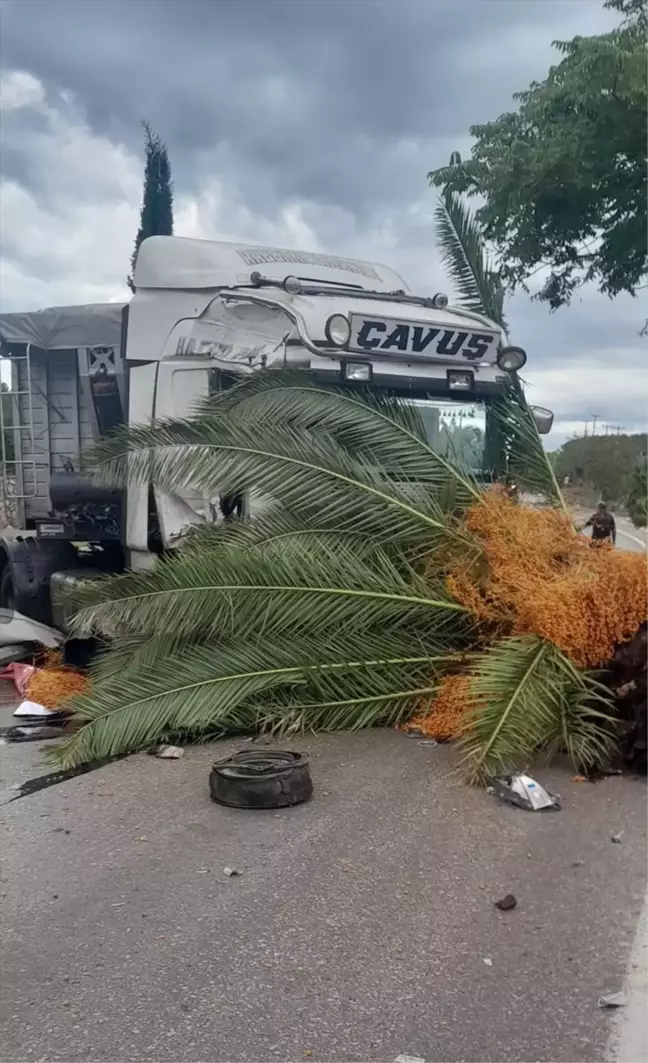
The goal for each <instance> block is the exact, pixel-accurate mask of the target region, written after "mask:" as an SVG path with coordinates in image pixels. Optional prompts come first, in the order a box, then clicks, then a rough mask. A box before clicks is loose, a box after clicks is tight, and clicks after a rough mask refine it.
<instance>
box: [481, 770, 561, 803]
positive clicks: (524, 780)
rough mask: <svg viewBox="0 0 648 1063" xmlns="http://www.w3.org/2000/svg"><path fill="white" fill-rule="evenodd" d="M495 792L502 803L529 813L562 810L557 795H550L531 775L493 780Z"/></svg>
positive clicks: (509, 776) (502, 777) (518, 775)
mask: <svg viewBox="0 0 648 1063" xmlns="http://www.w3.org/2000/svg"><path fill="white" fill-rule="evenodd" d="M492 783H493V792H494V793H495V794H496V796H497V797H499V799H500V800H501V801H506V802H507V803H508V804H510V805H517V807H518V808H524V809H526V810H527V811H528V812H542V811H544V810H545V809H553V810H554V811H558V810H559V809H560V799H559V797H558V795H557V794H550V793H549V791H548V790H545V788H544V786H541V785H540V783H539V782H536V780H535V779H532V778H531V776H530V775H524V774H516V775H503V776H500V777H498V778H495V779H493V780H492Z"/></svg>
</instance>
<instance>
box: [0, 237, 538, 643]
mask: <svg viewBox="0 0 648 1063" xmlns="http://www.w3.org/2000/svg"><path fill="white" fill-rule="evenodd" d="M134 282H135V294H134V296H133V298H132V300H131V302H130V303H129V304H128V305H127V306H122V305H119V304H109V305H108V306H88V307H63V308H54V309H51V310H46V311H38V312H35V313H31V314H8V315H0V354H1V355H2V356H3V357H5V358H7V359H9V361H10V363H11V366H12V396H13V398H12V403H13V405H12V415H13V416H12V424H13V427H11V428H8V427H7V426H4V425H3V424H2V423H1V419H2V415H3V414H2V411H0V429H2V430H1V431H0V436H1V438H2V463H3V468H2V473H3V476H2V482H3V484H4V485H5V489H6V485H7V484H8V482H9V480H10V478H12V477H13V478H15V496H16V502H17V505H18V512H19V525H20V527H21V528H25V529H30V530H32V531H35V532H36V538H35V539H33V540H30V541H29V542H28V541H27V540H26V539H24V540H23V543H27V545H25V546H23V547H21V550H20V551H18V552H16V550H14V549H13V548H12V547H11V545H10V544H9V543H7V542H0V606H2V605H5V607H6V606H8V605H11V606H12V607H13V608H17V609H18V610H19V611H21V612H23V613H25V614H26V615H30V616H33V617H34V619H36V620H39V621H41V622H43V623H45V624H52V623H54V616H55V615H57V616H58V615H59V614H60V615H63V613H64V612H65V610H63V609H62V608H59V607H58V606H57V605H56V602H54V599H55V598H56V597H57V595H59V593H63V589H64V587H65V588H67V589H68V590H69V585H70V581H72V582H73V581H74V572H75V570H77V569H78V570H79V578H83V570H84V569H86V570H94V571H96V570H97V569H98V570H99V571H104V572H115V571H123V570H124V569H132V570H140V569H145V568H147V567H149V566H150V565H151V564H152V563H154V560H155V557H156V556H157V555H158V554H159V553H160V552H163V551H165V550H172V549H174V548H175V547H176V546H177V545H178V544H179V543H180V542H181V541H182V539H183V537H184V536H185V535H186V533H187V531H188V530H189V529H191V527H193V526H195V525H196V524H199V523H203V522H212V521H214V520H219V519H222V517H223V513H222V512H221V510H220V508H219V499H218V498H204V497H196V494H195V492H192V490H191V488H190V487H189V486H188V488H187V491H186V492H182V493H178V494H174V495H169V494H166V493H164V492H161V491H160V490H159V489H157V488H153V489H149V486H148V485H141V484H130V485H129V486H128V487H127V488H126V489H125V490H124V491H123V492H106V491H105V490H103V489H101V488H99V487H97V486H96V485H92V484H90V483H89V482H88V481H87V480H84V479H83V477H82V476H81V473H80V460H79V456H80V453H81V451H82V450H83V449H84V448H85V447H86V446H87V445H88V444H90V443H91V442H92V441H93V440H95V439H97V438H98V437H100V436H102V435H104V434H106V433H107V432H109V431H111V430H112V429H113V428H114V427H116V426H117V425H118V424H121V423H124V422H126V423H130V424H137V423H145V422H147V421H149V420H151V419H153V418H156V419H158V418H167V417H171V418H174V417H185V416H187V415H188V414H189V413H190V412H191V410H192V409H193V407H194V406H195V404H196V402H197V401H198V400H200V399H204V398H205V397H206V396H207V395H209V394H210V393H213V392H214V391H218V390H223V389H226V388H227V387H230V386H232V384H233V383H235V382H236V381H237V380H240V379H241V378H242V377H244V376H246V375H249V374H250V373H254V372H255V371H257V370H259V369H261V368H264V367H268V366H284V367H299V368H301V369H305V370H308V371H309V372H310V373H311V374H312V375H313V377H314V378H315V379H317V380H321V381H322V382H325V383H330V384H336V385H338V386H341V385H344V386H348V387H357V386H359V385H361V384H362V383H366V382H367V381H371V382H372V383H373V385H374V386H375V387H378V388H385V389H389V390H390V391H391V392H395V393H396V394H397V395H398V396H400V397H401V398H402V401H406V402H414V403H415V404H416V405H417V406H418V407H419V408H420V412H421V416H422V419H423V421H424V423H425V428H426V432H427V433H428V439H429V442H430V444H431V445H432V446H435V447H438V448H441V449H444V450H447V449H448V448H450V449H452V451H453V452H454V453H456V452H457V446H458V445H459V452H460V457H461V459H462V460H464V461H465V463H466V464H467V465H468V466H469V467H470V468H471V469H473V471H475V472H476V473H478V474H479V473H480V472H481V471H484V470H486V469H487V468H492V467H493V462H492V461H491V459H490V455H489V457H488V459H487V453H489V452H488V445H489V444H488V438H489V436H488V433H489V423H490V420H491V418H490V413H489V409H490V405H491V404H492V401H493V399H495V398H497V397H498V396H499V395H501V394H502V392H503V391H504V389H505V388H506V386H507V382H508V379H509V376H508V374H507V372H506V371H503V368H502V366H503V364H504V363H503V362H502V366H500V364H499V362H500V360H501V358H502V354H503V349H502V344H503V343H504V342H505V338H504V336H503V333H502V331H501V329H500V328H499V327H498V326H497V325H496V324H495V323H494V322H492V321H489V320H488V319H487V318H484V317H483V316H481V315H479V314H474V313H472V312H469V311H466V310H463V309H457V308H453V307H450V306H448V305H447V299H446V298H445V296H440V295H437V296H417V295H415V294H413V293H412V292H411V290H410V289H409V287H408V285H407V284H406V282H405V281H404V280H403V279H402V277H400V276H399V275H398V274H397V273H395V272H394V271H393V270H391V269H389V268H387V267H385V266H382V265H379V264H376V263H371V262H361V261H357V260H355V259H349V258H345V257H341V256H334V255H321V254H313V253H310V252H300V251H293V250H283V249H278V248H263V247H253V246H249V245H244V244H227V243H218V242H208V241H200V240H185V239H180V238H176V237H164V236H156V237H151V238H150V239H148V240H146V241H144V243H143V244H142V246H141V248H140V251H139V254H138V259H137V264H136V267H135V274H134ZM506 350H507V351H509V352H515V351H518V352H519V349H513V348H506ZM521 354H522V357H523V358H524V357H525V356H524V352H521ZM515 356H516V357H517V355H515ZM509 357H511V355H509ZM508 368H510V366H508ZM8 432H10V433H11V435H12V439H13V454H10V453H9V452H8V448H7V445H6V440H7V438H8ZM262 505H263V500H262V499H259V498H256V497H255V496H254V494H253V493H250V495H248V496H247V498H246V511H247V512H250V511H255V510H258V509H259V508H261V507H262ZM64 548H65V549H67V551H68V552H66V553H65V556H63V553H61V551H62V550H64ZM69 551H71V553H70V552H69ZM36 569H38V572H37V574H36V575H34V573H35V572H36ZM60 572H65V577H66V578H65V579H57V576H56V574H57V573H60ZM36 584H38V586H36ZM25 588H26V589H25ZM52 606H54V607H52ZM57 626H58V625H57Z"/></svg>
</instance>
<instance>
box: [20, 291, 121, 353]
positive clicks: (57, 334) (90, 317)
mask: <svg viewBox="0 0 648 1063" xmlns="http://www.w3.org/2000/svg"><path fill="white" fill-rule="evenodd" d="M123 307H124V304H123V303H90V304H88V305H85V306H52V307H49V308H48V309H47V310H28V311H26V312H21V313H15V314H0V346H1V347H2V353H3V354H9V355H10V353H11V352H10V351H8V350H7V349H6V348H8V347H9V346H10V345H11V344H14V343H16V344H18V343H31V344H33V345H34V346H35V347H41V348H42V349H43V350H46V351H55V350H69V349H70V348H72V349H74V348H76V347H115V346H118V345H119V342H120V339H121V327H122V310H123Z"/></svg>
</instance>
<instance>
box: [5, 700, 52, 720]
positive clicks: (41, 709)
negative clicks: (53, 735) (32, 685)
mask: <svg viewBox="0 0 648 1063" xmlns="http://www.w3.org/2000/svg"><path fill="white" fill-rule="evenodd" d="M55 714H56V710H55V709H48V708H47V706H45V705H41V703H40V702H39V701H31V700H30V699H29V698H27V699H26V700H25V701H21V702H20V705H19V706H18V708H17V709H16V710H15V712H14V716H30V717H38V718H40V717H41V716H53V715H55Z"/></svg>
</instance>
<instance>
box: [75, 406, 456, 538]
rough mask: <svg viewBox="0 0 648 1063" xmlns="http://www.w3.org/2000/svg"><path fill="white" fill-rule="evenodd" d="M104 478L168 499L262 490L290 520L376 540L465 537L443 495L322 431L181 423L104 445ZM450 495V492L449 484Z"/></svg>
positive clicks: (98, 451) (97, 458) (100, 448)
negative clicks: (357, 455)
mask: <svg viewBox="0 0 648 1063" xmlns="http://www.w3.org/2000/svg"><path fill="white" fill-rule="evenodd" d="M90 460H91V462H92V466H93V468H94V470H95V474H96V475H97V477H98V478H100V479H101V480H103V481H104V482H109V483H116V484H120V485H122V484H124V483H126V482H128V481H130V482H135V483H154V484H155V485H156V486H157V487H159V488H160V489H161V490H163V491H167V492H171V493H173V492H176V491H180V492H183V491H185V492H186V491H187V490H190V491H196V492H198V493H200V494H203V495H205V496H207V497H214V496H215V495H218V494H223V493H235V492H242V491H247V490H249V491H257V492H258V493H259V494H261V495H263V496H266V497H268V498H270V499H273V500H274V501H275V502H276V503H281V505H283V506H284V507H285V508H286V509H288V510H289V511H291V512H293V513H294V512H301V513H304V514H306V515H313V516H314V517H316V519H317V521H318V523H319V524H320V525H327V524H329V523H332V524H334V525H335V526H337V527H347V528H352V529H353V530H354V531H355V532H356V533H363V534H366V535H371V536H372V537H373V538H374V539H375V540H376V541H380V542H386V541H392V542H399V541H400V542H408V543H410V544H422V543H427V544H428V546H429V548H430V549H432V548H433V547H434V546H435V545H437V544H438V543H440V542H443V543H445V542H447V541H448V539H449V538H452V537H457V536H460V534H461V533H460V531H459V529H458V527H457V524H456V521H455V520H454V515H453V514H450V515H449V514H448V513H447V512H446V511H445V510H444V509H443V508H442V506H441V505H440V502H439V497H438V489H437V490H435V489H431V488H430V487H429V486H428V485H426V484H425V483H423V484H418V483H417V484H416V485H412V488H411V489H409V490H408V481H409V480H410V476H409V475H408V474H407V473H405V472H401V470H400V468H398V467H395V466H394V467H392V468H390V470H389V473H390V475H389V476H387V475H386V474H385V473H384V471H382V470H381V466H380V462H379V461H378V460H377V459H373V458H372V456H371V454H370V453H369V452H367V453H366V454H364V455H363V458H362V461H359V460H355V459H354V458H353V457H350V456H349V455H348V453H347V452H346V451H345V450H344V448H343V447H341V446H340V445H339V444H338V443H336V442H335V440H334V439H332V438H331V437H330V436H328V435H327V434H326V433H325V432H323V431H321V430H320V431H317V432H308V431H304V430H301V429H297V428H293V427H292V426H290V425H285V424H276V425H275V424H269V425H265V424H259V425H255V426H253V425H251V424H248V423H243V424H241V423H239V422H238V420H237V419H235V418H233V419H227V418H223V419H222V420H219V421H218V424H217V425H206V424H192V423H191V422H188V421H187V422H176V423H175V424H174V425H173V426H171V425H168V424H167V425H151V426H140V427H137V428H133V429H131V430H130V431H129V432H128V433H126V434H122V435H118V436H116V437H113V438H112V439H107V440H103V441H101V442H99V443H97V444H96V445H95V447H94V448H93V449H92V451H91V454H90ZM442 482H443V486H444V487H446V486H447V478H445V479H444V481H442Z"/></svg>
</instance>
